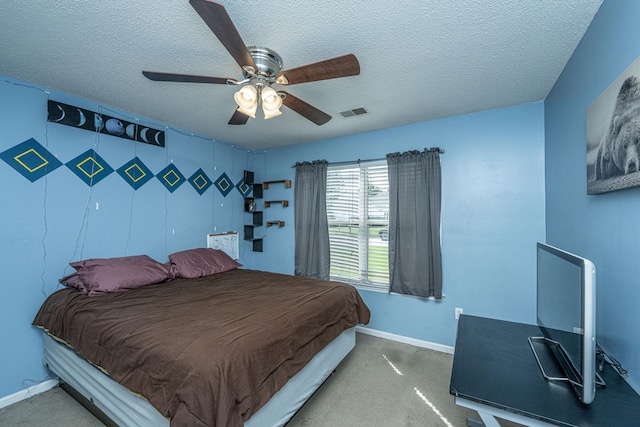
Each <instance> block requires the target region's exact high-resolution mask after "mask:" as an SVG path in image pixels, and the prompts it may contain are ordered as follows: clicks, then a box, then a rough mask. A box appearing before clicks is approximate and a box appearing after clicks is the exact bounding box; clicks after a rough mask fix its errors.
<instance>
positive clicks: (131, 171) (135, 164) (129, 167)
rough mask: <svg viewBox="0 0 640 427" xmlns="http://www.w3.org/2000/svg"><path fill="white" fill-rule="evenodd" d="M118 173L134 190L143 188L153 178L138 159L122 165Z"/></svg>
mask: <svg viewBox="0 0 640 427" xmlns="http://www.w3.org/2000/svg"><path fill="white" fill-rule="evenodd" d="M117 172H118V174H119V175H120V176H121V177H122V179H124V180H125V181H126V182H127V184H129V185H130V186H131V187H133V189H134V190H137V189H138V188H140V187H142V186H143V185H145V184H146V183H147V182H149V180H150V179H151V178H153V173H152V172H151V171H150V170H149V168H148V167H147V166H146V165H145V164H144V163H142V160H140V159H139V158H137V157H134V158H133V159H131V160H129V161H128V162H127V163H125V164H124V165H122V166H121V167H120V168H119V169H118V170H117Z"/></svg>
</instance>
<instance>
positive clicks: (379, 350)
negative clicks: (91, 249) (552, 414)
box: [0, 334, 517, 427]
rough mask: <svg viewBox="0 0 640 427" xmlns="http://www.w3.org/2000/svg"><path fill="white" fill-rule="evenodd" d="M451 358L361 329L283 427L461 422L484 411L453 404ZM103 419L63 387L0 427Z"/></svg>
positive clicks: (7, 415) (10, 412) (18, 407)
mask: <svg viewBox="0 0 640 427" xmlns="http://www.w3.org/2000/svg"><path fill="white" fill-rule="evenodd" d="M452 363H453V356H452V355H450V354H445V353H440V352H437V351H433V350H426V349H422V348H418V347H414V346H411V345H407V344H402V343H398V342H394V341H389V340H385V339H382V338H376V337H372V336H369V335H364V334H357V345H356V348H354V349H353V350H352V351H351V353H350V354H349V355H348V356H347V358H346V359H345V360H344V361H343V362H342V363H341V364H340V366H338V369H337V370H336V372H335V373H334V374H333V375H332V376H331V377H330V378H329V379H328V380H327V381H326V382H325V384H324V385H323V386H322V387H321V388H320V389H319V390H318V391H317V392H316V394H315V395H314V396H313V397H312V398H311V399H310V400H309V401H308V402H307V403H306V404H305V405H304V406H303V407H302V409H300V411H298V413H297V414H296V415H295V416H294V417H293V418H292V419H291V421H289V423H288V424H287V425H286V427H360V426H367V427H375V426H383V427H413V426H415V427H418V426H420V427H424V426H444V427H451V426H454V427H464V426H466V425H467V417H472V418H475V419H479V417H478V415H477V414H476V413H475V412H474V411H471V410H469V409H466V408H462V407H459V406H456V405H455V404H454V401H453V396H451V395H450V394H449V377H450V374H451V365H452ZM500 423H501V425H502V426H504V427H507V426H517V424H513V423H510V422H505V421H500ZM102 425H103V424H102V423H100V422H99V421H98V420H97V419H96V418H94V417H93V416H92V415H91V414H89V413H88V412H87V411H86V410H85V409H84V408H83V407H82V406H81V405H80V404H78V403H77V402H75V401H74V400H73V399H72V398H71V397H70V396H69V395H67V394H66V393H65V392H64V391H63V390H62V389H60V388H55V389H53V390H50V391H47V392H45V393H42V394H39V395H37V396H34V397H32V398H30V399H27V400H24V401H22V402H19V403H16V404H14V405H11V406H8V407H6V408H3V409H0V426H11V427H18V426H25V427H26V426H29V427H39V426H42V427H44V426H46V427H63V426H64V427H66V426H83V427H92V426H102Z"/></svg>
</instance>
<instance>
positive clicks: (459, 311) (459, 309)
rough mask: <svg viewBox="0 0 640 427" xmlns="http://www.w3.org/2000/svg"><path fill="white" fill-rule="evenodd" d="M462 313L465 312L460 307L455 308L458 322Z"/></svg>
mask: <svg viewBox="0 0 640 427" xmlns="http://www.w3.org/2000/svg"><path fill="white" fill-rule="evenodd" d="M462 312H463V310H462V309H461V308H460V307H456V308H455V314H456V320H458V319H459V318H460V315H461V314H462Z"/></svg>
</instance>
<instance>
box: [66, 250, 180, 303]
mask: <svg viewBox="0 0 640 427" xmlns="http://www.w3.org/2000/svg"><path fill="white" fill-rule="evenodd" d="M69 265H70V266H71V267H73V268H75V269H76V272H75V273H74V274H70V275H69V276H66V277H63V278H62V279H60V283H62V284H64V285H67V286H71V287H74V288H76V289H78V290H79V291H81V292H83V293H85V294H87V295H89V296H95V295H102V294H105V293H108V292H115V291H124V290H127V289H134V288H139V287H141V286H145V285H150V284H153V283H160V282H164V281H166V280H168V279H171V278H172V276H171V273H170V272H169V270H168V269H167V267H166V266H164V265H163V264H160V263H159V262H157V261H155V260H154V259H152V258H151V257H149V256H147V255H136V256H127V257H120V258H92V259H87V260H83V261H76V262H72V263H69Z"/></svg>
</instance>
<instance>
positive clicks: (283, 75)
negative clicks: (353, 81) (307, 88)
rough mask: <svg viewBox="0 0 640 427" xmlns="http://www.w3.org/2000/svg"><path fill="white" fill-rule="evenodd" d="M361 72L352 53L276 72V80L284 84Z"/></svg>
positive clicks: (352, 74) (354, 74)
mask: <svg viewBox="0 0 640 427" xmlns="http://www.w3.org/2000/svg"><path fill="white" fill-rule="evenodd" d="M358 74H360V63H359V62H358V59H357V58H356V56H355V55H354V54H352V53H350V54H348V55H343V56H338V57H336V58H332V59H327V60H325V61H320V62H316V63H313V64H309V65H304V66H302V67H298V68H292V69H291V70H285V71H281V72H279V73H278V74H276V82H277V83H279V84H283V85H294V84H297V83H306V82H314V81H317V80H327V79H336V78H339V77H347V76H356V75H358Z"/></svg>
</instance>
